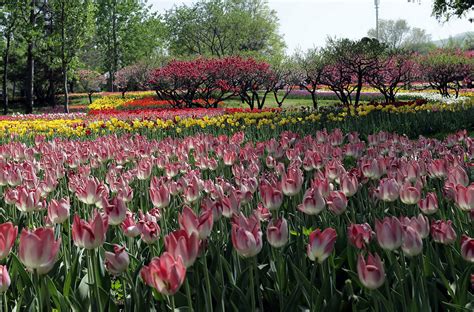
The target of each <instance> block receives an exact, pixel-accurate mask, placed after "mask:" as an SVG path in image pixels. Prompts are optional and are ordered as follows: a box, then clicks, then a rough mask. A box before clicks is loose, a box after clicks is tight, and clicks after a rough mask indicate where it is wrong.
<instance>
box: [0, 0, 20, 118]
mask: <svg viewBox="0 0 474 312" xmlns="http://www.w3.org/2000/svg"><path fill="white" fill-rule="evenodd" d="M18 2H19V0H11V1H2V2H0V4H1V9H0V25H2V34H3V37H4V40H5V47H4V51H3V55H2V56H3V81H2V96H3V114H7V113H8V88H7V86H8V71H9V65H10V51H11V46H12V40H14V38H13V35H14V33H15V31H16V29H17V28H18V24H19V23H20V20H19V15H20V12H19V3H18Z"/></svg>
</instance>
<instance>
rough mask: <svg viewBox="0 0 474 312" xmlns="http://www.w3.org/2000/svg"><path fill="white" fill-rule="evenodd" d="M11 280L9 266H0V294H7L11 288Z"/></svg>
mask: <svg viewBox="0 0 474 312" xmlns="http://www.w3.org/2000/svg"><path fill="white" fill-rule="evenodd" d="M10 284H11V280H10V274H8V270H7V266H6V265H0V293H3V292H6V291H7V289H8V287H10Z"/></svg>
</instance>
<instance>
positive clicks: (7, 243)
mask: <svg viewBox="0 0 474 312" xmlns="http://www.w3.org/2000/svg"><path fill="white" fill-rule="evenodd" d="M17 235H18V227H16V226H13V223H11V222H6V223H3V224H0V259H5V258H6V257H8V254H9V253H10V251H11V249H12V247H13V244H15V240H16V237H17Z"/></svg>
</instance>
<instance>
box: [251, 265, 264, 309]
mask: <svg viewBox="0 0 474 312" xmlns="http://www.w3.org/2000/svg"><path fill="white" fill-rule="evenodd" d="M253 266H254V273H255V281H256V282H257V285H256V286H257V289H256V292H257V299H258V306H259V308H260V311H263V302H262V296H261V295H260V276H259V274H258V264H257V257H256V256H255V257H253Z"/></svg>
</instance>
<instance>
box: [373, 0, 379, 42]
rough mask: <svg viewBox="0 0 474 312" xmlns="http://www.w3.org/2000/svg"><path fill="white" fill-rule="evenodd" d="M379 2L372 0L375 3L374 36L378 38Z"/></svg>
mask: <svg viewBox="0 0 474 312" xmlns="http://www.w3.org/2000/svg"><path fill="white" fill-rule="evenodd" d="M379 3H380V0H374V4H375V37H376V39H377V40H379Z"/></svg>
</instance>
